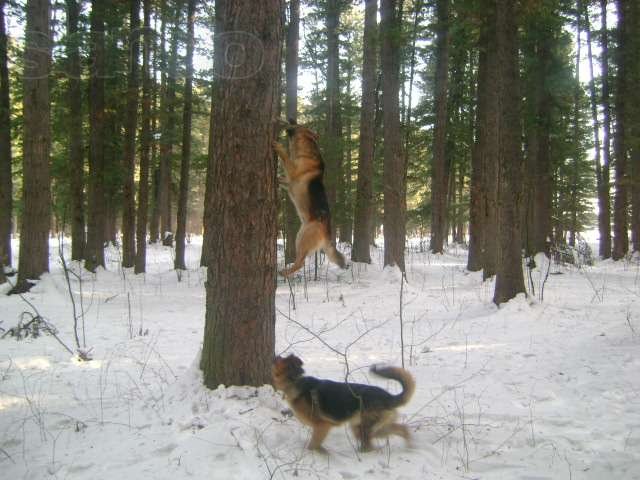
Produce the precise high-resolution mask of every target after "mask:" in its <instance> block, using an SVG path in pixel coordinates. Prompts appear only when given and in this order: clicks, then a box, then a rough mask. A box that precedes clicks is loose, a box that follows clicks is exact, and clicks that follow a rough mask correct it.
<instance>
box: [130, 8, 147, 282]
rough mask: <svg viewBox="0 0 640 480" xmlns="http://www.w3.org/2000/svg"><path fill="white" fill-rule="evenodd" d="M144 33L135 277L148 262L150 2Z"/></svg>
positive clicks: (143, 269) (144, 268)
mask: <svg viewBox="0 0 640 480" xmlns="http://www.w3.org/2000/svg"><path fill="white" fill-rule="evenodd" d="M143 11H144V29H143V46H142V129H141V131H140V180H139V184H138V210H137V212H136V262H135V269H134V271H135V273H144V272H145V270H146V262H147V219H148V218H147V217H148V210H149V157H150V156H151V76H150V75H149V59H150V54H151V32H150V29H151V23H150V19H151V0H143Z"/></svg>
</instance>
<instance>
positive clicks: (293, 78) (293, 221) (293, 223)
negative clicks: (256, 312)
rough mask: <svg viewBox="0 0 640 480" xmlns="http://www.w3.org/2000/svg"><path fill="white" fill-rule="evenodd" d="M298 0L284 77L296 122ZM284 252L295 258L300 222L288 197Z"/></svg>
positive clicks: (290, 112) (291, 22) (288, 260)
mask: <svg viewBox="0 0 640 480" xmlns="http://www.w3.org/2000/svg"><path fill="white" fill-rule="evenodd" d="M299 37H300V0H290V1H289V26H288V28H287V38H286V42H287V45H286V58H285V76H286V80H287V90H286V99H285V103H286V107H285V108H286V113H287V119H290V120H294V121H297V120H298V44H299V42H300V40H299ZM284 206H285V207H284V216H285V228H284V230H285V237H286V240H285V251H284V262H285V264H289V263H292V262H294V261H295V258H296V234H297V232H298V229H299V228H300V220H299V218H298V213H297V212H296V208H295V206H294V205H293V202H291V199H290V198H289V195H285V200H284Z"/></svg>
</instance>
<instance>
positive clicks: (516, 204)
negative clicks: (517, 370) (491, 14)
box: [493, 0, 526, 305]
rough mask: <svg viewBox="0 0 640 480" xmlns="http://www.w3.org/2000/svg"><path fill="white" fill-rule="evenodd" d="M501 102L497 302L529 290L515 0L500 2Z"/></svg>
mask: <svg viewBox="0 0 640 480" xmlns="http://www.w3.org/2000/svg"><path fill="white" fill-rule="evenodd" d="M496 7H497V8H496V23H495V30H496V37H497V57H498V65H499V70H498V76H499V83H498V84H497V86H498V98H499V99H500V104H499V132H500V134H499V141H498V146H499V148H498V161H499V177H498V179H499V184H498V185H499V188H498V219H499V223H498V225H499V229H498V249H499V250H498V252H499V253H498V263H497V271H496V286H495V291H494V295H493V301H494V303H496V304H497V305H500V304H501V303H504V302H507V301H508V300H510V299H512V298H514V297H515V296H516V295H517V294H519V293H524V292H526V290H525V286H524V276H523V273H522V254H521V248H522V243H521V228H520V224H521V210H520V208H521V206H522V174H523V168H522V167H523V164H522V149H521V140H520V138H521V123H520V122H521V114H520V110H521V106H520V102H521V99H520V89H519V78H520V71H519V65H518V22H517V12H516V11H515V6H514V4H513V2H512V1H511V0H497V1H496Z"/></svg>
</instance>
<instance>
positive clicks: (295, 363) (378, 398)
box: [271, 354, 415, 451]
mask: <svg viewBox="0 0 640 480" xmlns="http://www.w3.org/2000/svg"><path fill="white" fill-rule="evenodd" d="M371 373H374V374H376V375H378V376H380V377H384V378H390V379H393V380H396V381H398V382H400V384H401V385H402V392H401V393H399V394H397V395H392V394H391V393H389V392H387V391H386V390H383V389H382V388H380V387H376V386H373V385H364V384H361V383H344V382H334V381H331V380H321V379H318V378H315V377H307V376H304V369H303V368H302V360H300V359H299V358H298V357H296V356H295V355H293V354H292V355H289V356H288V357H276V359H275V361H274V363H273V367H272V369H271V374H272V376H273V384H274V386H275V387H276V388H277V389H278V390H281V391H282V392H284V396H285V399H286V400H287V402H288V403H289V405H290V406H291V409H292V410H293V412H294V413H295V415H296V417H298V419H299V420H300V421H301V422H302V423H304V424H306V425H309V426H310V427H311V428H312V429H313V434H312V436H311V441H310V442H309V446H308V448H310V449H312V450H323V448H322V442H323V441H324V439H325V438H326V436H327V434H328V433H329V430H331V427H335V426H337V425H340V424H343V423H345V422H348V423H349V424H350V425H351V429H352V431H353V434H354V435H355V437H356V438H357V439H358V441H359V443H360V446H361V448H362V450H363V451H368V450H371V449H372V445H371V440H372V438H374V437H388V436H389V435H398V436H400V437H403V438H404V439H405V440H406V441H407V442H409V440H410V435H409V430H408V429H407V427H406V426H405V425H402V424H399V423H396V419H397V416H398V414H397V413H396V408H398V407H400V406H402V405H405V404H406V403H407V402H408V401H409V400H410V399H411V396H412V395H413V392H414V391H415V381H414V380H413V377H412V376H411V374H410V373H409V372H407V371H406V370H404V369H402V368H398V367H378V366H375V365H374V366H372V367H371Z"/></svg>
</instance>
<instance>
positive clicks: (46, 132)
mask: <svg viewBox="0 0 640 480" xmlns="http://www.w3.org/2000/svg"><path fill="white" fill-rule="evenodd" d="M26 9H27V24H26V26H25V51H24V65H25V66H24V80H23V89H24V98H23V114H24V137H23V138H24V141H23V167H22V168H23V175H22V181H23V184H22V201H23V210H22V219H21V222H20V226H21V229H20V257H19V260H18V281H17V285H16V289H15V290H16V291H24V290H28V289H29V286H30V285H29V283H28V281H27V280H29V279H37V278H40V275H41V274H42V273H44V272H48V271H49V225H50V223H51V178H50V163H49V162H50V158H49V157H50V151H51V131H50V127H49V125H50V119H49V115H50V98H49V67H50V61H51V32H50V27H49V17H50V4H49V1H48V0H29V1H28V2H27V6H26Z"/></svg>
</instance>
